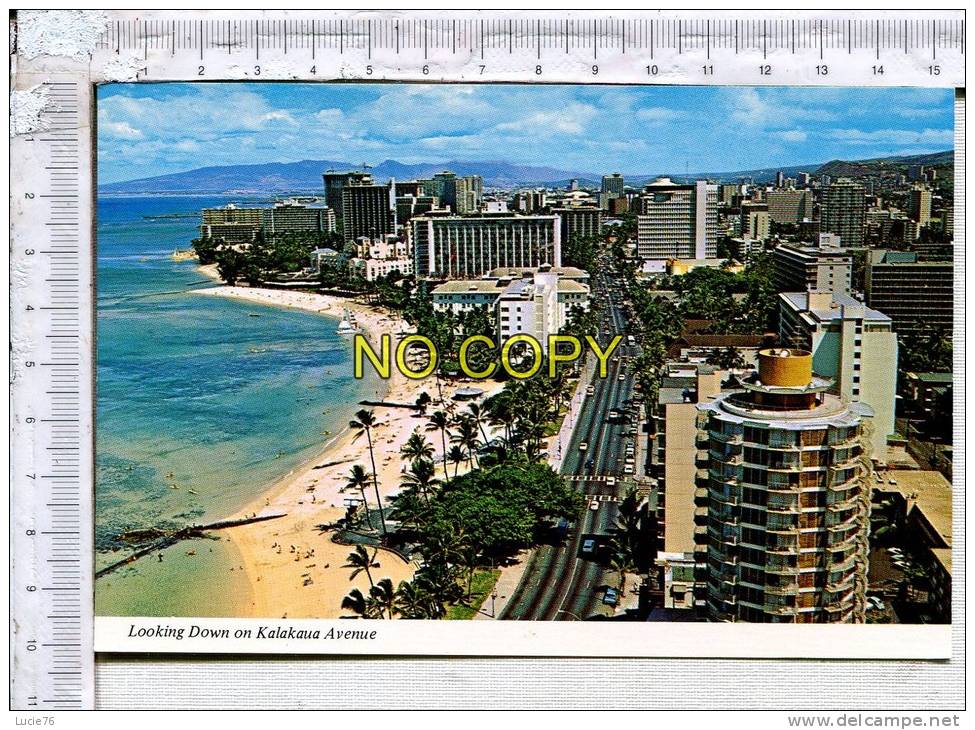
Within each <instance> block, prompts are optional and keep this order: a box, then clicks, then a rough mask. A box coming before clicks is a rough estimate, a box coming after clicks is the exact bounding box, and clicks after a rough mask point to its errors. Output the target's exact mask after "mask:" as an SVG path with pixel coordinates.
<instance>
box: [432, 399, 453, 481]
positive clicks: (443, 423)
mask: <svg viewBox="0 0 975 730" xmlns="http://www.w3.org/2000/svg"><path fill="white" fill-rule="evenodd" d="M449 426H450V417H449V416H448V415H447V414H446V413H445V412H444V411H434V412H433V415H431V416H430V420H429V422H428V423H427V431H440V441H441V443H442V445H443V453H444V455H445V456H446V454H447V429H448V427H449ZM443 475H444V479H450V475H449V474H447V459H446V458H445V459H444V462H443Z"/></svg>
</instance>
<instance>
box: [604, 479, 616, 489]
mask: <svg viewBox="0 0 975 730" xmlns="http://www.w3.org/2000/svg"><path fill="white" fill-rule="evenodd" d="M606 486H607V487H615V486H616V477H606Z"/></svg>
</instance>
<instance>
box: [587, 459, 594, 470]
mask: <svg viewBox="0 0 975 730" xmlns="http://www.w3.org/2000/svg"><path fill="white" fill-rule="evenodd" d="M595 465H596V462H595V461H593V460H592V459H591V458H590V459H586V468H587V469H592V468H593V467H594V466H595Z"/></svg>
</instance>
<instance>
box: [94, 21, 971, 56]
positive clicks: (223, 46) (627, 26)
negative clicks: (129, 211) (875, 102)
mask: <svg viewBox="0 0 975 730" xmlns="http://www.w3.org/2000/svg"><path fill="white" fill-rule="evenodd" d="M964 29H965V21H964V20H962V19H955V18H932V19H928V20H925V19H919V18H918V19H913V20H899V19H890V18H871V19H867V18H863V19H857V20H852V19H849V20H846V21H841V20H837V19H836V18H832V19H825V20H813V19H799V20H798V21H797V20H793V19H784V18H772V19H761V18H740V19H729V18H727V17H723V18H713V19H702V18H693V19H687V20H683V19H674V18H659V19H634V18H627V19H620V18H602V19H591V20H588V21H587V20H585V19H583V18H566V19H553V18H547V19H540V18H539V19H535V18H519V19H499V18H479V19H471V18H467V19H462V20H459V21H458V20H445V19H441V18H436V19H430V18H424V19H420V18H408V17H401V18H366V19H361V18H360V19H356V18H347V19H334V20H331V19H322V20H319V21H316V20H293V21H291V22H290V23H289V22H288V20H268V19H260V20H250V21H247V20H220V19H215V18H211V19H208V20H161V19H150V20H139V19H131V20H124V21H123V20H120V21H116V22H115V23H112V24H110V26H109V27H108V28H107V30H106V31H105V33H103V34H102V36H101V38H100V40H99V41H98V44H97V47H98V48H108V49H113V50H114V51H115V52H116V53H121V52H122V50H136V51H138V50H141V51H143V55H144V56H145V57H148V51H149V49H150V48H151V49H154V50H169V51H170V53H171V54H175V53H176V51H177V50H196V51H199V52H200V53H201V58H203V55H202V54H203V53H204V52H205V51H219V52H223V53H228V52H232V51H233V50H237V51H241V52H244V51H252V52H253V53H254V57H255V58H257V57H258V56H259V53H260V49H261V48H262V47H263V48H265V49H268V48H276V49H281V50H282V51H283V52H284V53H288V52H289V51H291V52H292V53H293V52H295V51H296V50H298V49H300V50H307V51H309V53H310V52H312V51H313V50H314V49H316V48H319V49H334V50H337V51H338V52H339V53H340V54H345V53H346V52H350V51H367V52H368V53H370V54H371V53H373V52H376V51H379V50H385V51H392V52H394V53H396V54H400V53H403V52H404V51H412V52H415V51H422V52H423V54H424V57H426V56H428V55H429V52H430V50H431V49H437V50H440V51H446V52H449V53H451V54H457V53H462V54H464V55H471V54H474V55H480V56H481V57H483V56H484V54H485V52H486V51H501V52H504V51H506V52H507V53H509V54H513V53H514V52H515V49H523V50H526V51H529V52H531V53H533V54H534V55H535V56H536V57H537V58H541V57H542V53H543V51H544V52H548V51H556V52H558V51H559V50H562V51H563V52H564V53H565V54H568V53H571V51H572V50H573V49H590V50H591V52H592V57H593V58H597V57H598V51H599V50H603V49H604V50H610V51H617V52H618V53H620V54H621V55H625V54H626V53H627V51H628V50H629V51H630V52H633V51H637V52H640V51H642V52H645V53H647V54H649V55H650V56H651V57H652V56H653V54H654V52H655V51H658V52H659V51H661V50H671V51H676V52H677V54H678V55H683V54H685V53H694V54H696V53H698V52H700V51H701V50H707V54H706V55H708V54H709V53H710V50H711V49H721V50H723V51H732V52H733V53H734V54H735V55H737V54H741V53H746V52H761V53H762V54H763V55H764V56H766V57H767V55H768V54H769V53H771V52H774V51H788V52H789V53H790V54H798V53H800V52H804V51H807V50H815V49H818V50H819V51H820V53H823V52H824V51H825V50H842V51H846V52H847V54H851V53H853V52H854V51H864V50H866V51H870V52H871V53H872V54H874V55H875V57H876V58H877V59H879V58H880V57H881V53H882V52H884V51H890V52H892V53H893V52H898V51H900V50H903V51H904V53H911V52H912V51H913V52H915V54H916V55H919V56H920V55H922V54H921V53H919V52H921V51H923V52H926V54H925V55H927V57H929V58H931V59H932V60H934V59H937V57H938V51H939V50H941V51H951V50H955V51H958V52H959V53H961V54H964Z"/></svg>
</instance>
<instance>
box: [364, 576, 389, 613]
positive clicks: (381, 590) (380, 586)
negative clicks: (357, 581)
mask: <svg viewBox="0 0 975 730" xmlns="http://www.w3.org/2000/svg"><path fill="white" fill-rule="evenodd" d="M369 600H370V602H373V603H374V605H375V606H376V607H377V608H378V609H379V618H392V617H393V607H394V605H395V602H396V589H394V588H393V581H391V580H390V579H389V578H383V579H382V580H381V581H379V582H378V583H376V585H374V586H373V587H372V588H370V589H369Z"/></svg>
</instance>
